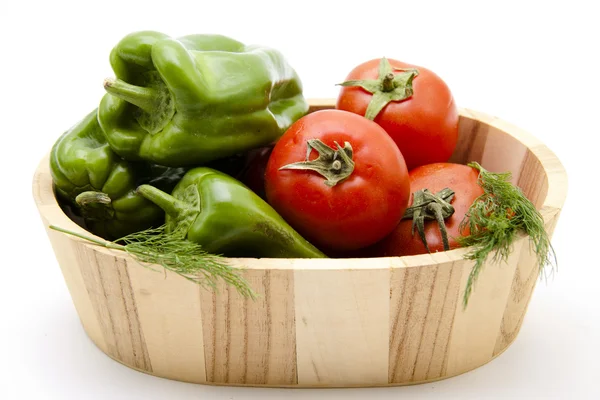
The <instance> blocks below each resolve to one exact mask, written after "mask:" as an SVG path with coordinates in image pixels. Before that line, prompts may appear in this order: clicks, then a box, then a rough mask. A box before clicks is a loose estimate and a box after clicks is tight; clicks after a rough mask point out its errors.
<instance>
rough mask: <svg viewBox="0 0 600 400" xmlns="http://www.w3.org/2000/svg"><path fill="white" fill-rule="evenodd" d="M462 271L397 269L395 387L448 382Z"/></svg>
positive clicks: (394, 290) (393, 329) (393, 321)
mask: <svg viewBox="0 0 600 400" xmlns="http://www.w3.org/2000/svg"><path fill="white" fill-rule="evenodd" d="M461 272H462V269H461V268H460V267H456V266H455V265H454V263H453V262H446V263H441V264H439V265H438V266H429V267H421V268H395V269H393V271H392V280H391V282H392V283H391V305H390V320H391V325H390V361H389V364H390V370H389V382H390V383H402V382H418V381H423V380H429V379H434V378H438V377H440V376H442V371H443V369H444V366H445V365H446V363H447V362H448V343H449V341H450V332H451V331H452V324H453V321H454V312H453V311H454V309H455V308H456V304H457V300H458V293H459V289H460V287H459V285H460V281H461Z"/></svg>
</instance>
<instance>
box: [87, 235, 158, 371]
mask: <svg viewBox="0 0 600 400" xmlns="http://www.w3.org/2000/svg"><path fill="white" fill-rule="evenodd" d="M75 253H76V254H77V258H78V264H79V267H80V269H81V275H82V277H83V281H84V283H85V287H86V289H87V292H88V295H89V297H90V300H91V303H92V307H93V309H94V311H95V314H96V317H97V318H98V321H99V322H100V330H101V332H102V336H103V337H104V341H105V343H106V353H108V354H109V355H110V356H111V357H114V358H116V359H117V360H119V361H121V362H123V363H125V364H127V365H131V366H133V367H135V368H138V369H141V370H144V371H148V372H151V371H152V365H151V363H150V357H149V356H148V350H147V348H146V342H145V338H144V334H143V332H142V326H141V324H140V320H139V318H138V313H137V307H136V302H135V298H134V295H133V289H132V287H131V282H130V279H129V273H128V271H127V266H126V263H125V260H124V259H123V258H119V257H115V256H112V255H110V254H106V253H103V252H93V251H90V250H89V248H88V247H87V246H86V245H84V244H77V245H76V246H75ZM148 328H149V329H150V328H151V327H148Z"/></svg>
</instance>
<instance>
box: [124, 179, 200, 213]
mask: <svg viewBox="0 0 600 400" xmlns="http://www.w3.org/2000/svg"><path fill="white" fill-rule="evenodd" d="M136 192H137V193H138V194H140V195H141V196H143V197H145V198H146V199H148V200H150V201H151V202H153V203H154V204H156V205H157V206H159V207H160V208H162V209H163V211H164V212H165V213H167V214H169V215H170V216H172V217H173V218H177V217H178V216H179V215H180V214H181V213H182V211H183V210H185V209H187V208H188V206H187V204H186V203H184V202H183V201H181V200H179V199H176V198H175V197H173V196H171V195H170V194H168V193H165V192H163V191H162V190H160V189H157V188H155V187H154V186H150V185H140V186H138V188H137V189H136Z"/></svg>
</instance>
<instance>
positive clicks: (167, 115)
mask: <svg viewBox="0 0 600 400" xmlns="http://www.w3.org/2000/svg"><path fill="white" fill-rule="evenodd" d="M110 63H111V65H112V68H113V70H114V73H115V75H116V79H107V80H106V81H105V83H104V87H105V89H106V91H107V92H108V93H107V94H106V95H105V96H104V97H103V98H102V101H101V103H100V107H99V113H98V118H99V121H100V125H101V126H102V129H103V130H104V132H105V133H106V137H107V139H108V142H109V144H110V146H111V147H112V148H113V149H114V151H115V152H116V153H117V154H119V155H120V156H121V157H123V158H125V159H127V160H147V161H151V162H154V163H156V164H160V165H167V166H197V165H204V164H205V163H207V162H209V161H212V160H216V159H219V158H224V157H228V156H231V155H233V154H236V153H242V152H244V151H247V150H249V149H252V148H256V147H261V146H265V145H268V144H271V143H274V142H275V141H276V140H277V139H278V138H279V137H280V136H281V135H282V134H283V132H285V130H286V129H287V128H288V127H289V126H290V125H291V124H292V123H293V122H295V121H296V120H297V119H299V118H300V117H302V116H303V115H305V114H306V112H307V111H308V103H307V101H306V99H305V98H304V96H303V94H302V84H301V81H300V79H299V77H298V75H297V74H296V72H295V71H294V69H293V68H292V67H291V66H290V65H289V64H288V63H287V62H286V60H285V59H284V57H283V55H282V54H281V53H280V52H278V51H277V50H274V49H270V48H266V47H259V46H246V45H244V44H242V43H240V42H238V41H236V40H233V39H230V38H228V37H225V36H220V35H190V36H184V37H181V38H178V39H174V38H170V37H168V36H167V35H164V34H162V33H159V32H152V31H144V32H135V33H132V34H130V35H128V36H126V37H125V38H123V39H122V40H121V41H120V42H119V43H118V44H117V45H116V46H115V47H114V48H113V50H112V52H111V55H110Z"/></svg>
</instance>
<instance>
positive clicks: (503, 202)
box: [457, 162, 556, 307]
mask: <svg viewBox="0 0 600 400" xmlns="http://www.w3.org/2000/svg"><path fill="white" fill-rule="evenodd" d="M468 165H469V166H471V167H473V168H475V169H477V170H478V171H479V182H478V183H479V184H480V185H481V187H482V188H483V191H484V193H483V194H482V195H481V196H479V197H478V198H477V199H475V201H474V202H473V204H472V206H471V207H470V208H469V210H468V211H467V213H466V214H465V218H464V219H463V221H462V223H461V226H460V230H461V231H462V230H463V229H464V227H465V226H466V225H467V224H468V226H469V229H470V234H469V235H468V236H462V237H458V239H457V240H458V243H459V244H460V245H461V246H462V247H469V246H472V247H473V249H472V250H471V251H470V252H469V253H468V254H466V255H465V258H466V259H469V260H475V265H474V266H473V268H472V270H471V273H470V275H469V278H468V280H467V287H466V289H465V293H464V297H463V306H464V307H466V306H467V304H468V302H469V297H470V295H471V292H472V291H473V286H474V284H475V282H476V281H477V278H478V276H479V273H480V272H481V270H482V269H483V266H484V264H485V261H486V260H487V257H488V255H489V254H490V253H492V252H494V255H493V257H492V261H493V262H497V261H505V260H506V259H507V258H508V256H509V255H510V252H511V248H512V243H513V241H514V240H515V239H516V237H517V235H518V234H519V233H521V232H524V233H525V234H527V235H528V236H529V239H530V244H531V245H532V247H533V250H534V252H535V254H536V256H537V262H538V267H539V270H540V273H541V272H542V271H543V269H544V267H545V266H547V265H553V264H556V255H555V253H554V249H553V248H552V245H551V243H550V238H549V237H548V234H547V233H546V229H545V227H544V219H543V217H542V216H541V214H540V213H539V212H538V210H537V209H536V208H535V206H534V205H533V203H531V201H530V200H529V199H528V198H527V197H526V196H525V195H524V194H523V192H522V191H521V190H520V189H519V188H518V187H516V186H514V185H513V184H512V183H511V182H510V179H511V174H510V172H505V173H493V172H490V171H487V170H486V169H484V168H483V167H482V166H481V165H479V164H478V163H476V162H472V163H469V164H468Z"/></svg>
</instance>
